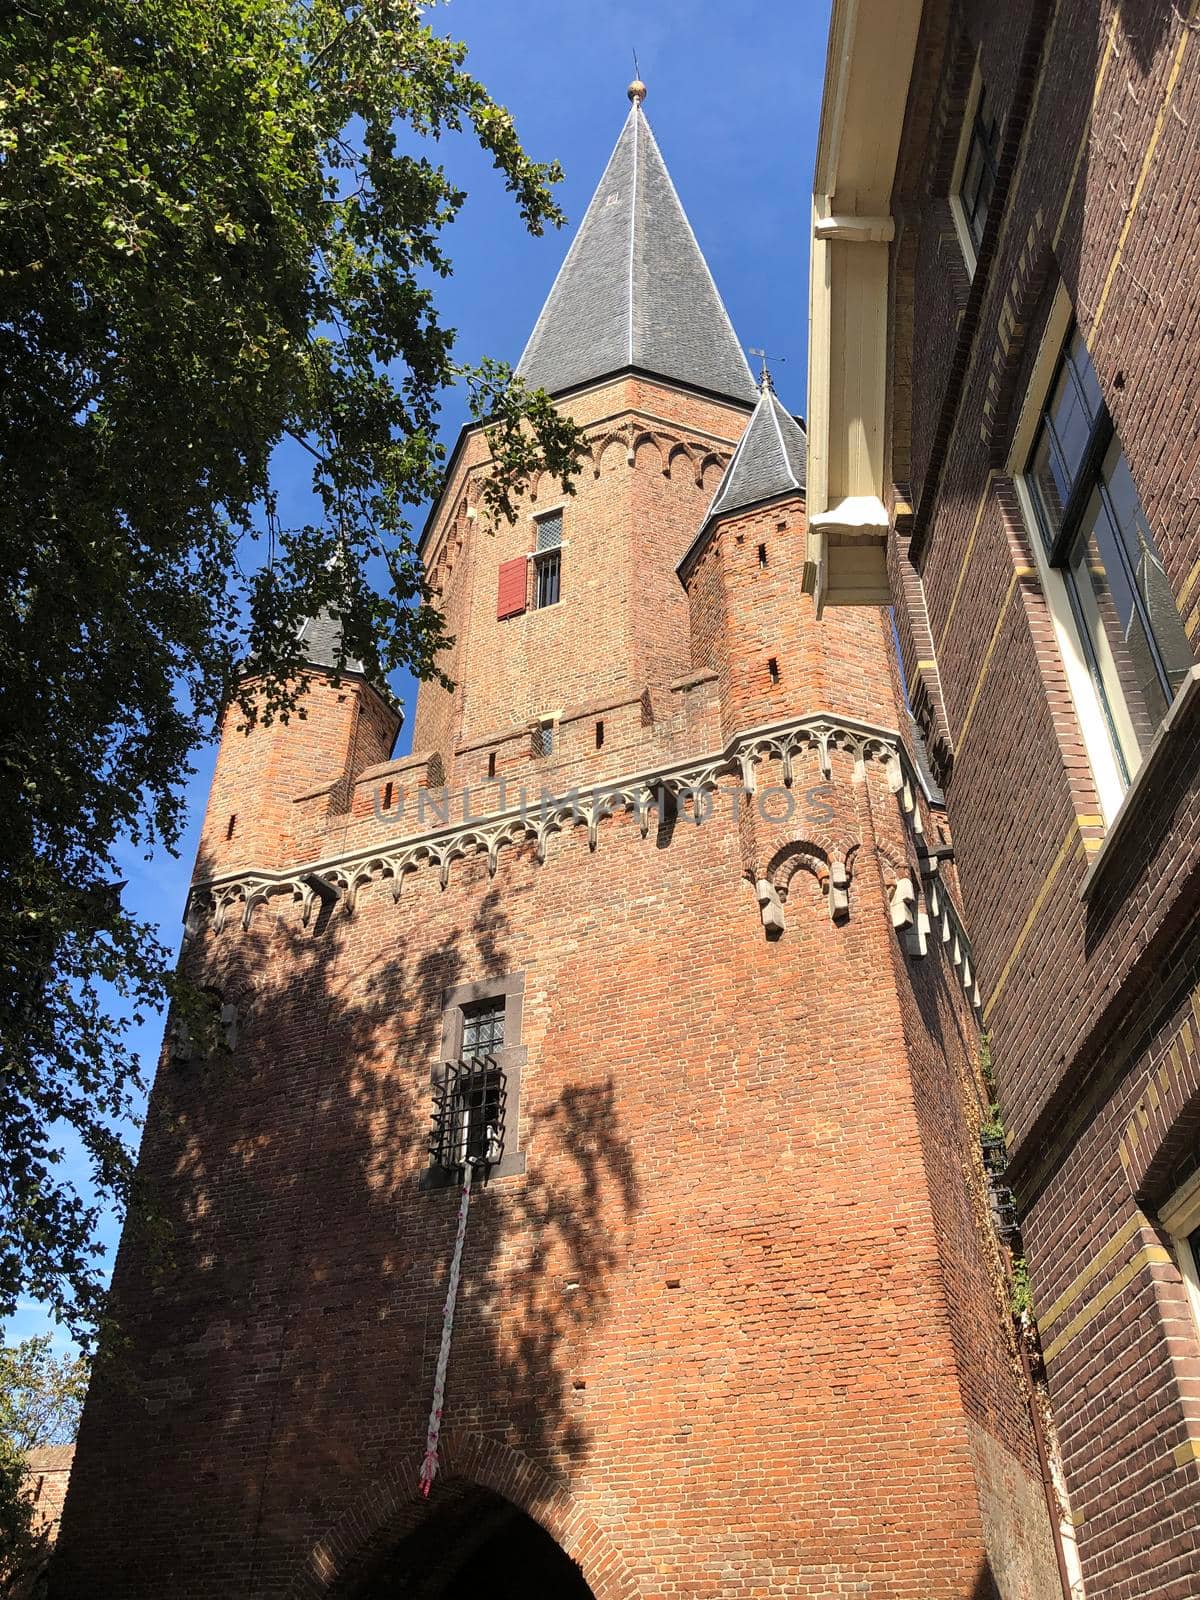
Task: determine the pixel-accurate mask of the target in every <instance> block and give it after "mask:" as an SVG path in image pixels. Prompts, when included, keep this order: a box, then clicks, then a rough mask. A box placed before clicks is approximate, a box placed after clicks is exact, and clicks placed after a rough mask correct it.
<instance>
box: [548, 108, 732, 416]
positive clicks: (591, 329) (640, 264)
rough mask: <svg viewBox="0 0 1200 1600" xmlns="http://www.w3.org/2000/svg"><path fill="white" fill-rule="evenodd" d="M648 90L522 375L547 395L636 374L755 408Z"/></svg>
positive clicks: (632, 113)
mask: <svg viewBox="0 0 1200 1600" xmlns="http://www.w3.org/2000/svg"><path fill="white" fill-rule="evenodd" d="M644 95H645V88H644V85H642V84H640V83H634V84H632V85H631V86H630V99H631V100H632V101H633V104H632V105H631V106H630V108H629V116H628V117H627V118H626V120H625V126H624V127H623V128H622V129H621V135H620V137H619V138H618V140H617V143H616V148H615V149H614V150H613V153H612V156H611V157H610V158H609V163H608V166H607V167H606V168H605V169H604V176H603V177H602V178H601V179H600V183H599V186H598V188H597V189H596V192H595V194H594V195H593V196H592V202H591V204H590V205H589V206H588V209H587V212H586V213H585V215H584V219H583V221H582V223H581V224H580V226H579V232H578V233H577V234H576V235H575V238H574V241H573V242H572V244H571V248H570V250H569V251H568V252H567V257H566V260H565V261H564V262H563V264H562V267H561V268H560V270H559V274H558V277H557V278H556V279H555V280H554V285H553V287H552V288H551V290H550V294H549V297H548V299H547V300H546V304H545V305H544V306H543V307H542V313H541V315H540V316H539V317H538V320H537V323H536V325H535V327H534V330H533V333H532V334H531V335H530V338H529V343H528V344H527V345H526V346H525V352H524V354H523V355H522V357H521V359H520V362H519V363H518V365H517V372H518V374H519V375H520V376H521V377H522V378H524V379H526V381H527V382H528V383H530V384H531V385H533V386H534V387H536V388H543V389H546V390H548V391H549V392H550V393H551V394H557V393H561V392H562V391H563V390H565V389H572V388H574V387H576V385H578V384H581V383H587V382H590V381H591V380H592V379H595V378H602V377H605V376H607V375H608V374H609V373H612V372H619V371H621V370H622V369H623V368H626V367H640V368H642V369H644V370H645V371H648V372H653V373H656V374H658V375H659V376H660V377H664V378H671V379H674V380H675V381H677V382H679V383H684V384H687V385H689V386H690V387H692V388H697V389H707V390H711V391H713V392H715V393H716V394H720V395H727V396H729V397H730V398H731V399H735V400H744V401H753V400H754V398H755V385H754V379H753V377H752V376H751V374H750V369H749V367H748V366H747V365H746V358H745V356H744V355H743V353H742V348H741V346H740V345H739V344H738V341H737V335H736V334H735V333H734V331H733V326H732V324H731V323H730V321H729V316H728V314H727V312H726V310H725V307H724V306H723V305H722V303H721V297H720V295H719V294H718V293H717V286H716V284H715V283H714V282H713V279H712V274H711V273H710V272H709V270H708V264H707V262H706V261H705V259H704V257H703V255H701V253H700V246H699V245H698V244H697V243H696V236H695V234H694V233H693V232H692V229H691V224H690V223H689V222H688V219H687V217H686V215H685V214H684V210H683V206H682V205H681V204H680V201H679V196H678V195H677V194H676V192H675V186H674V184H673V183H672V182H671V178H670V174H669V173H668V172H667V169H666V165H665V163H664V162H663V158H662V155H661V153H660V151H659V148H658V145H657V144H656V142H655V139H654V135H653V133H651V131H650V124H649V123H648V122H647V120H646V114H645V112H644V111H643V110H642V99H643V98H644Z"/></svg>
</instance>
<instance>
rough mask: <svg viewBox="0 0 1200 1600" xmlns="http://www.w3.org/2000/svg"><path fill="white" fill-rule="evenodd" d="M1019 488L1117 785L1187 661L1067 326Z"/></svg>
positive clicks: (1091, 376)
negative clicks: (1072, 629) (1068, 619)
mask: <svg viewBox="0 0 1200 1600" xmlns="http://www.w3.org/2000/svg"><path fill="white" fill-rule="evenodd" d="M1025 484H1026V487H1027V488H1028V490H1029V494H1030V499H1031V501H1032V504H1033V510H1034V515H1035V518H1036V521H1037V525H1038V526H1037V533H1038V536H1039V537H1040V538H1041V541H1042V544H1043V546H1044V548H1045V551H1046V556H1047V559H1048V561H1049V563H1050V565H1051V566H1052V567H1054V568H1056V569H1058V570H1059V572H1060V573H1061V574H1062V577H1063V580H1064V583H1065V587H1066V591H1067V596H1068V599H1069V602H1070V607H1071V613H1072V616H1073V618H1074V622H1075V625H1076V629H1077V631H1078V634H1079V640H1080V644H1081V646H1082V653H1083V656H1084V658H1085V659H1086V662H1087V666H1088V670H1089V673H1090V675H1091V678H1092V682H1093V684H1094V687H1095V691H1096V696H1097V700H1098V702H1099V705H1100V708H1101V710H1102V712H1103V716H1104V722H1105V726H1106V729H1107V733H1108V737H1109V740H1110V741H1111V744H1112V750H1113V756H1114V759H1115V763H1116V767H1117V770H1118V773H1119V776H1120V779H1121V782H1122V784H1123V785H1124V786H1125V787H1128V785H1129V783H1130V781H1131V780H1132V778H1133V776H1134V774H1135V773H1136V771H1137V769H1138V768H1139V767H1140V766H1141V764H1142V761H1143V760H1144V758H1145V755H1146V752H1147V750H1148V748H1149V746H1150V743H1151V741H1152V740H1153V738H1154V735H1155V734H1156V733H1157V731H1158V728H1159V726H1160V724H1161V723H1162V720H1163V718H1164V716H1165V715H1166V713H1167V710H1168V708H1169V707H1170V705H1171V702H1172V700H1173V699H1174V697H1175V693H1176V691H1177V690H1178V688H1179V687H1180V685H1181V683H1182V682H1183V680H1184V677H1185V676H1186V674H1187V672H1188V670H1189V668H1190V667H1191V666H1192V664H1193V659H1194V658H1193V655H1192V649H1191V645H1190V643H1189V641H1188V637H1187V635H1186V633H1185V632H1184V629H1183V623H1182V621H1181V619H1180V616H1179V608H1178V606H1177V605H1176V603H1175V595H1174V591H1173V590H1172V588H1171V584H1170V580H1169V578H1168V576H1167V572H1166V568H1165V566H1164V564H1163V560H1162V556H1161V554H1160V553H1159V549H1158V545H1157V543H1156V542H1155V539H1154V535H1153V533H1152V531H1151V529H1150V524H1149V523H1148V521H1147V520H1146V515H1145V512H1144V511H1143V510H1142V504H1141V501H1140V499H1139V497H1138V492H1137V489H1136V487H1135V486H1134V482H1133V477H1132V474H1131V473H1130V470H1129V463H1128V462H1127V461H1126V459H1125V454H1124V451H1123V450H1122V448H1121V441H1120V439H1119V437H1118V436H1117V433H1116V430H1115V428H1114V426H1113V421H1112V418H1111V416H1110V415H1109V411H1108V407H1107V406H1106V405H1105V403H1104V399H1103V396H1102V394H1101V392H1100V384H1099V380H1098V378H1097V376H1096V371H1095V368H1094V367H1093V365H1092V362H1091V358H1090V357H1089V355H1088V352H1087V347H1086V346H1085V344H1084V342H1083V339H1082V338H1081V336H1080V334H1079V333H1078V331H1077V330H1076V329H1074V328H1072V329H1070V330H1069V331H1068V333H1067V336H1066V340H1065V343H1064V345H1063V349H1062V352H1061V354H1060V357H1059V362H1058V367H1057V369H1056V371H1055V374H1054V379H1053V381H1052V383H1051V385H1050V392H1049V396H1048V398H1047V401H1046V404H1045V406H1044V407H1043V409H1042V414H1041V419H1040V422H1039V425H1038V430H1037V433H1036V435H1035V437H1034V443H1033V448H1032V451H1031V453H1030V456H1029V459H1028V461H1027V463H1026V467H1025Z"/></svg>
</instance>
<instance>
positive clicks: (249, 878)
mask: <svg viewBox="0 0 1200 1600" xmlns="http://www.w3.org/2000/svg"><path fill="white" fill-rule="evenodd" d="M835 750H842V751H848V752H850V753H851V754H853V756H854V758H855V760H856V762H860V763H863V762H866V761H878V762H882V763H884V764H889V763H890V764H891V765H892V767H893V770H894V771H896V772H897V773H900V774H901V778H900V783H901V785H902V786H907V787H908V788H909V792H910V793H911V792H912V791H913V790H919V789H920V786H921V780H920V777H919V775H918V774H917V773H916V771H915V769H913V768H912V766H911V764H910V763H909V760H908V756H907V753H906V752H905V750H904V747H903V744H902V743H901V741H900V737H899V735H898V733H897V732H896V731H895V730H894V729H890V728H883V727H878V726H876V725H874V724H871V723H865V722H857V721H854V720H852V719H849V718H842V717H832V716H828V715H825V714H823V713H808V714H806V715H803V716H799V717H792V718H789V719H787V720H786V721H781V722H775V723H769V724H765V725H763V726H761V727H758V728H753V729H750V730H749V731H747V732H745V733H743V734H740V735H739V736H738V737H737V738H735V739H733V740H732V741H731V742H730V743H729V744H728V745H727V746H726V747H725V749H724V750H717V751H711V752H709V753H707V754H704V755H700V756H694V757H690V758H687V759H684V760H682V761H676V762H671V763H666V764H663V765H660V766H656V767H652V768H649V769H647V770H645V771H642V772H637V773H631V774H625V775H621V776H617V777H614V778H612V779H610V780H607V781H603V782H596V783H594V784H591V785H589V786H588V787H587V788H586V789H582V790H581V789H574V790H568V791H566V792H565V793H564V794H562V795H555V796H549V797H545V798H541V797H539V798H529V797H528V796H526V798H525V801H524V803H523V804H522V803H521V802H520V801H519V800H518V802H517V803H515V804H512V805H507V806H505V807H503V808H502V809H495V810H491V811H487V812H484V813H482V814H480V815H477V816H470V817H468V818H464V819H463V820H460V821H458V822H453V821H448V822H447V823H446V824H445V825H444V826H441V827H438V828H433V829H426V830H424V831H421V832H415V833H414V832H402V833H399V834H397V835H394V836H393V837H392V838H390V839H385V840H383V841H381V842H379V843H374V842H372V843H370V844H363V845H360V846H359V847H358V848H357V849H354V850H351V851H346V852H343V853H340V854H337V855H332V856H325V857H321V858H318V859H316V860H312V861H307V862H298V863H296V864H295V865H291V866H288V867H284V868H282V869H280V870H278V871H271V870H267V869H260V868H255V867H250V868H243V869H241V870H239V871H237V872H234V873H226V874H222V875H220V876H218V877H213V878H209V879H203V880H199V881H197V882H196V883H194V884H193V885H192V888H191V891H190V893H189V896H188V903H187V911H186V915H185V922H186V923H187V925H188V927H189V928H195V927H196V926H198V925H199V923H200V922H201V921H202V920H203V919H204V918H205V917H206V916H207V917H210V918H211V919H212V921H213V924H214V926H215V927H216V928H217V929H218V931H219V930H220V929H221V928H222V927H223V926H224V925H225V922H226V919H227V916H228V913H229V911H230V909H231V908H232V907H233V906H235V905H239V904H240V905H241V907H242V922H243V926H246V927H248V926H249V924H250V920H251V918H252V916H253V913H254V911H255V909H256V908H257V907H258V906H260V905H262V904H263V903H264V902H265V901H266V900H268V899H270V898H272V897H273V896H276V895H283V894H286V895H289V896H290V897H291V898H292V899H293V900H298V901H300V903H301V904H302V905H303V908H304V916H305V919H306V920H307V918H308V917H309V916H310V915H311V912H312V908H313V905H314V904H315V903H316V902H317V901H318V900H322V899H327V900H329V901H331V902H332V901H335V900H340V901H341V902H342V903H343V905H344V907H345V909H347V910H352V909H353V905H354V898H355V895H356V893H357V891H358V889H359V888H360V887H361V886H362V885H363V884H365V883H368V882H371V881H373V880H376V879H380V878H391V879H393V881H394V884H395V890H394V892H395V894H396V897H397V898H399V889H400V884H401V882H402V880H403V878H404V876H405V874H406V873H409V872H415V871H418V870H419V869H421V868H422V867H433V868H435V869H436V870H437V871H438V873H439V875H440V878H441V882H442V885H443V886H445V885H446V883H448V881H449V875H450V869H451V865H452V863H453V862H454V860H455V859H461V858H464V857H467V856H472V855H476V854H485V855H486V856H487V860H488V870H489V873H494V872H495V870H496V864H497V858H498V856H499V852H500V850H501V849H502V848H503V847H504V846H506V845H514V844H521V843H523V842H525V841H527V840H532V841H534V842H535V843H536V846H537V856H538V859H539V861H540V860H544V859H545V852H546V843H547V840H548V839H549V837H550V835H551V834H553V833H559V832H562V831H563V829H564V828H571V827H573V826H574V824H576V823H578V822H583V823H584V824H585V825H586V828H587V839H588V845H589V848H591V849H593V850H594V849H595V848H596V845H597V842H598V837H599V827H600V823H601V822H602V821H604V819H605V818H607V817H609V816H611V815H613V814H614V813H616V812H619V811H632V812H634V813H635V814H636V815H637V816H638V818H639V821H640V823H641V829H642V833H643V835H645V833H646V832H647V831H648V829H649V817H650V813H651V811H652V809H653V808H654V806H655V804H656V802H657V799H658V795H659V791H660V790H662V791H663V792H665V793H666V794H668V795H670V796H672V797H673V798H675V799H676V800H679V799H680V798H683V799H685V800H686V799H688V798H690V797H692V796H696V795H703V794H705V793H709V792H711V791H712V790H714V789H715V788H716V787H717V785H718V782H719V780H720V779H721V778H724V777H728V776H737V777H739V778H740V779H741V781H742V786H743V789H744V790H745V792H746V793H747V794H753V793H754V792H755V790H756V779H755V768H756V767H757V766H758V765H759V764H760V763H761V762H762V761H764V760H769V759H777V760H778V761H780V763H781V764H782V768H783V781H784V784H785V785H786V786H788V787H790V786H791V784H792V782H793V777H794V768H795V763H796V761H797V759H798V758H800V757H802V756H805V755H810V754H811V755H813V756H815V758H816V762H817V765H818V768H819V770H820V773H821V776H822V777H823V778H826V779H827V778H828V777H829V775H830V771H831V767H830V760H831V755H832V753H833V752H834V751H835ZM518 792H520V791H518Z"/></svg>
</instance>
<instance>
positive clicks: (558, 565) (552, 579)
mask: <svg viewBox="0 0 1200 1600" xmlns="http://www.w3.org/2000/svg"><path fill="white" fill-rule="evenodd" d="M533 568H534V587H533V604H534V608H535V609H536V610H538V611H541V610H543V609H544V608H545V607H546V606H556V605H557V604H558V602H559V598H560V595H561V589H562V556H561V553H560V552H559V551H558V550H547V551H544V552H543V553H542V554H541V555H539V556H535V557H534V561H533Z"/></svg>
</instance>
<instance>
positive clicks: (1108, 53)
mask: <svg viewBox="0 0 1200 1600" xmlns="http://www.w3.org/2000/svg"><path fill="white" fill-rule="evenodd" d="M1120 15H1121V8H1120V6H1115V7H1114V8H1113V18H1112V21H1111V22H1110V23H1109V25H1108V43H1107V44H1106V45H1105V47H1104V55H1103V57H1102V58H1101V61H1100V71H1099V72H1098V73H1097V74H1096V82H1095V84H1094V86H1093V88H1092V104H1091V109H1090V110H1089V111H1088V114H1087V118H1086V120H1085V121H1084V124H1083V133H1082V134H1081V136H1080V139H1079V148H1078V149H1077V150H1076V152H1075V164H1074V165H1073V166H1072V168H1071V177H1070V180H1069V182H1068V183H1067V192H1066V194H1065V195H1064V197H1063V203H1062V210H1061V211H1060V212H1059V213H1058V224H1057V226H1056V227H1055V229H1054V244H1053V248H1054V249H1055V250H1057V249H1058V244H1059V240H1060V239H1061V238H1062V231H1063V226H1064V224H1065V223H1066V220H1067V212H1068V211H1069V210H1070V206H1071V199H1072V196H1073V195H1074V193H1075V180H1076V178H1078V176H1079V168H1080V165H1081V163H1082V161H1083V153H1084V151H1085V150H1086V149H1087V147H1088V141H1089V140H1090V139H1091V136H1092V118H1093V117H1094V116H1095V114H1096V105H1097V102H1098V101H1099V99H1100V91H1101V90H1102V89H1103V88H1104V79H1105V77H1106V76H1107V73H1108V64H1109V62H1110V61H1111V60H1112V54H1113V44H1114V42H1115V41H1116V37H1117V22H1118V20H1119V18H1120Z"/></svg>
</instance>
